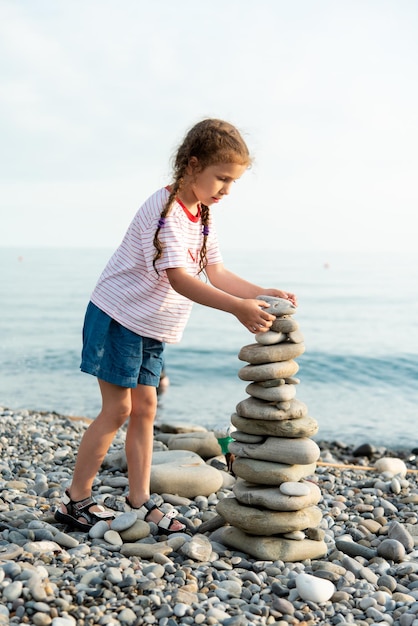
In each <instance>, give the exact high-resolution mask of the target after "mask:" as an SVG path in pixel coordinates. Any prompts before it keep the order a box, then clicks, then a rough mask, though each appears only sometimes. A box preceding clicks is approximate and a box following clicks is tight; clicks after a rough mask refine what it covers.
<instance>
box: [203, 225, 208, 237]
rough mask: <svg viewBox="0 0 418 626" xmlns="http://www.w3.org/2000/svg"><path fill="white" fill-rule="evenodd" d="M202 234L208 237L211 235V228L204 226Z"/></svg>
mask: <svg viewBox="0 0 418 626" xmlns="http://www.w3.org/2000/svg"><path fill="white" fill-rule="evenodd" d="M202 233H203V234H204V236H205V237H207V236H208V235H209V226H203V230H202Z"/></svg>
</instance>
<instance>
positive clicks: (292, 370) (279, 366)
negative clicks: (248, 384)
mask: <svg viewBox="0 0 418 626" xmlns="http://www.w3.org/2000/svg"><path fill="white" fill-rule="evenodd" d="M298 371H299V365H298V364H297V363H296V361H294V360H293V359H291V360H290V361H279V362H277V363H263V364H262V365H245V366H244V367H242V368H241V369H240V370H239V371H238V378H240V379H241V380H248V381H251V380H253V381H256V382H259V381H262V380H270V379H272V378H289V377H290V376H294V375H295V374H296V372H298Z"/></svg>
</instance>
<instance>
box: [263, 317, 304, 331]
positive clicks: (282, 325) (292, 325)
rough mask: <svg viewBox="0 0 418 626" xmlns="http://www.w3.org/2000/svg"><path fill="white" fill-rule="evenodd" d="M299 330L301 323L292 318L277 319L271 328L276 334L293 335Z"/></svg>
mask: <svg viewBox="0 0 418 626" xmlns="http://www.w3.org/2000/svg"><path fill="white" fill-rule="evenodd" d="M298 329H299V323H298V322H297V321H296V320H295V319H294V318H293V317H290V316H287V315H285V316H283V317H277V318H276V319H275V320H274V322H273V324H272V325H271V326H270V330H271V331H275V332H276V333H284V334H288V333H292V332H294V331H296V330H298Z"/></svg>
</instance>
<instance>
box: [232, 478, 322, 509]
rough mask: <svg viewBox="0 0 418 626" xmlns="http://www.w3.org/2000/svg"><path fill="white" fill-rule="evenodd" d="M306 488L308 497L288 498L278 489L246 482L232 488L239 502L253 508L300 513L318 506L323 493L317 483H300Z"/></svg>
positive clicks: (236, 484) (239, 481)
mask: <svg viewBox="0 0 418 626" xmlns="http://www.w3.org/2000/svg"><path fill="white" fill-rule="evenodd" d="M300 486H301V487H306V489H307V492H308V493H307V494H306V495H300V496H299V495H297V496H295V495H294V496H288V495H285V494H284V493H282V492H281V490H280V489H278V488H277V487H270V486H269V487H264V486H262V485H253V484H251V483H249V482H247V481H246V480H242V479H239V480H237V481H236V483H235V485H234V486H233V488H232V491H233V492H234V495H235V497H236V499H237V500H238V502H240V503H241V504H245V505H248V506H252V507H255V506H257V507H263V508H266V509H269V510H271V511H300V509H304V508H307V507H309V506H312V505H313V504H318V502H319V501H320V499H321V491H320V489H319V487H318V486H317V485H315V483H312V482H305V483H300Z"/></svg>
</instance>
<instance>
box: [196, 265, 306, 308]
mask: <svg viewBox="0 0 418 626" xmlns="http://www.w3.org/2000/svg"><path fill="white" fill-rule="evenodd" d="M206 274H207V275H208V278H209V280H210V282H211V284H212V285H213V286H214V287H216V288H217V289H221V290H222V291H226V293H230V294H232V295H234V296H238V297H240V298H255V297H256V296H261V295H263V294H264V295H266V296H274V297H276V298H284V299H285V300H290V302H292V304H294V305H295V306H297V299H296V296H295V295H294V294H293V293H289V292H287V291H282V290H281V289H264V287H259V286H258V285H254V284H253V283H249V282H248V281H247V280H244V279H243V278H241V277H240V276H237V275H236V274H233V273H232V272H230V271H229V270H228V269H226V267H224V265H223V264H222V263H215V264H213V265H207V266H206Z"/></svg>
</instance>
